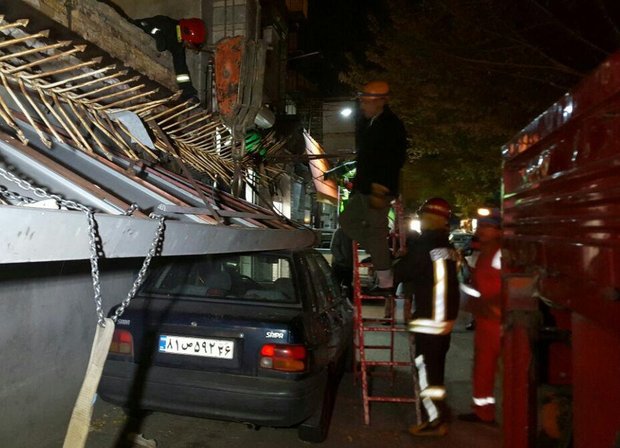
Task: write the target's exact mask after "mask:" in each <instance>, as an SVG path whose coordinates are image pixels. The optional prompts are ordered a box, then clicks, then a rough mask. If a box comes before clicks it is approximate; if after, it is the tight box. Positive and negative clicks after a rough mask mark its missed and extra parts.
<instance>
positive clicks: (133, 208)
mask: <svg viewBox="0 0 620 448" xmlns="http://www.w3.org/2000/svg"><path fill="white" fill-rule="evenodd" d="M136 210H138V204H136V203H135V202H132V203H131V205H130V206H129V208H128V209H127V210H125V213H123V215H125V216H131V215H133V212H135V211H136Z"/></svg>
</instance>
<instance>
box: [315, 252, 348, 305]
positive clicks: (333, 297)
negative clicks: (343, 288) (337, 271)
mask: <svg viewBox="0 0 620 448" xmlns="http://www.w3.org/2000/svg"><path fill="white" fill-rule="evenodd" d="M314 259H315V261H316V263H317V265H318V266H319V269H320V270H321V272H323V275H322V276H321V277H322V278H323V280H324V282H325V289H326V291H327V293H328V301H330V302H336V301H338V300H339V299H340V297H341V294H340V287H339V286H338V284H337V283H336V279H335V278H334V275H333V273H332V270H331V269H330V267H329V264H328V263H327V260H325V258H324V257H323V255H321V254H314Z"/></svg>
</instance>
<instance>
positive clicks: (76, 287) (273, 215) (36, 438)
mask: <svg viewBox="0 0 620 448" xmlns="http://www.w3.org/2000/svg"><path fill="white" fill-rule="evenodd" d="M2 8H3V6H2V3H0V14H1V13H2V12H3V11H2V10H1V9H2ZM12 12H14V11H12ZM7 13H8V11H7ZM28 22H29V21H28V20H27V19H26V18H24V19H11V20H4V17H1V18H0V315H2V316H3V319H2V323H1V324H0V341H2V342H0V354H1V356H2V359H3V362H2V363H0V378H1V379H2V385H0V401H1V402H2V403H3V406H2V407H0V445H2V446H13V447H31V446H60V444H61V440H62V438H63V436H64V432H65V428H66V427H67V423H68V421H69V417H70V414H71V409H72V408H73V404H74V402H75V397H76V395H77V392H78V391H79V388H80V384H81V382H82V379H83V377H84V371H85V367H86V364H87V361H88V356H89V352H90V346H91V341H92V339H93V334H94V330H95V323H96V322H98V321H99V322H101V319H102V316H103V314H104V313H105V311H107V310H109V309H110V308H111V307H112V306H113V305H115V304H117V303H119V301H120V300H121V299H122V298H123V297H127V298H126V299H125V301H128V299H130V298H131V294H132V291H133V292H134V293H135V289H136V284H137V282H138V281H137V280H136V281H134V278H135V276H136V272H138V271H140V273H141V274H140V275H138V279H139V278H140V277H143V272H142V271H143V269H144V268H145V267H146V266H148V262H149V261H150V258H151V257H152V256H153V255H154V254H155V253H159V254H160V255H162V256H172V255H190V254H209V253H221V252H239V251H257V250H276V249H281V248H296V247H307V246H310V245H312V244H313V243H314V240H315V235H314V233H313V232H312V231H310V230H308V229H307V228H305V227H304V226H302V225H299V224H296V223H294V222H291V221H290V220H288V219H286V218H285V217H283V216H281V215H280V214H278V213H277V212H276V211H275V210H273V209H269V208H264V207H259V206H257V205H255V204H252V203H249V202H246V201H244V200H241V199H238V198H236V197H234V196H233V195H231V194H229V193H226V192H225V191H222V190H220V189H217V188H215V187H214V186H213V185H212V184H213V183H214V182H217V183H218V184H219V185H229V184H230V183H231V182H232V179H233V178H236V179H239V178H242V177H243V176H245V170H246V168H245V166H246V165H245V162H247V161H248V158H249V157H250V156H239V154H240V152H239V151H237V152H236V153H235V154H236V155H237V156H238V157H237V158H236V160H233V151H234V150H235V149H238V148H237V147H236V146H235V145H236V144H237V143H236V142H235V140H234V139H233V138H232V137H233V136H232V135H231V132H230V131H229V129H228V128H227V127H226V126H225V125H224V123H223V121H222V120H221V119H220V118H219V117H218V116H216V115H212V114H209V113H208V112H206V111H204V110H203V109H202V108H201V107H200V106H199V105H197V104H194V103H191V102H189V101H180V100H179V97H178V94H172V93H169V92H168V91H166V90H165V88H160V87H157V86H154V83H153V82H152V81H150V80H148V79H146V78H144V77H143V76H142V75H140V74H133V73H132V72H130V71H129V70H127V69H125V68H122V67H118V66H117V65H118V64H114V63H106V62H104V61H105V60H108V59H109V58H108V57H106V56H105V55H104V58H103V59H102V58H99V57H90V56H88V57H87V56H85V54H86V48H85V46H84V45H83V44H77V45H76V44H73V43H72V42H71V41H70V40H67V39H64V40H58V39H54V38H53V34H54V33H49V32H48V31H46V30H31V29H29V28H28ZM262 143H263V145H264V146H265V147H266V148H268V149H267V151H268V153H269V152H271V153H274V152H277V151H279V150H280V149H281V148H282V146H283V142H281V141H277V140H275V139H274V137H273V135H270V136H268V137H266V138H265V139H264V141H263V142H262ZM243 157H246V159H244V158H243ZM170 166H172V167H175V168H174V170H171V169H167V168H166V167H170ZM271 169H273V168H271ZM179 173H181V174H179ZM201 174H208V176H200V175H201ZM270 174H272V175H273V174H277V171H271V173H270V172H266V173H265V174H264V175H263V177H262V179H261V180H259V182H260V181H262V182H268V181H269V177H270ZM198 177H202V179H203V180H204V181H203V182H201V181H200V180H199V179H197V178H198ZM248 180H249V179H248ZM254 188H255V189H256V190H258V185H254ZM264 202H265V203H268V202H267V201H264ZM164 218H165V222H164V221H163V219H164ZM145 255H146V258H145V260H144V263H143V264H142V268H141V267H140V263H141V262H142V260H141V259H142V258H143V257H145ZM99 261H101V262H102V268H101V272H99V266H98V263H99ZM132 283H133V286H132ZM127 290H129V291H130V292H129V293H127ZM93 291H94V299H95V300H94V301H95V305H96V306H93V298H92V297H93ZM95 308H96V311H97V313H95ZM95 317H96V319H95Z"/></svg>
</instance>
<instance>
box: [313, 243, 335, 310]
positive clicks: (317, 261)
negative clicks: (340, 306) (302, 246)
mask: <svg viewBox="0 0 620 448" xmlns="http://www.w3.org/2000/svg"><path fill="white" fill-rule="evenodd" d="M308 264H309V265H310V275H311V278H312V284H313V286H314V290H315V292H316V300H317V301H318V303H317V309H318V310H323V309H326V308H329V307H331V306H332V305H333V304H334V303H335V302H336V301H337V300H339V298H340V292H339V291H340V290H339V289H338V287H337V286H336V282H335V281H334V279H333V277H332V273H331V269H329V265H328V264H327V262H326V261H325V258H323V256H322V255H321V254H318V253H312V254H310V256H308Z"/></svg>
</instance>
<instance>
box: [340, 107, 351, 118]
mask: <svg viewBox="0 0 620 448" xmlns="http://www.w3.org/2000/svg"><path fill="white" fill-rule="evenodd" d="M352 113H353V109H351V108H350V107H345V108H344V109H342V110H341V111H340V115H342V116H343V117H344V118H349V117H350V116H351V114H352Z"/></svg>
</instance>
